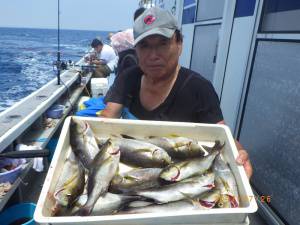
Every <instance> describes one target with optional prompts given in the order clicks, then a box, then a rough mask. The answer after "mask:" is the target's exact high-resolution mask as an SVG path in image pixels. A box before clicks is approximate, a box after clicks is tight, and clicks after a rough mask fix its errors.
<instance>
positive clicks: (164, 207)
mask: <svg viewBox="0 0 300 225" xmlns="http://www.w3.org/2000/svg"><path fill="white" fill-rule="evenodd" d="M219 198H220V190H217V189H215V190H212V191H208V192H205V193H204V194H202V195H201V196H199V197H197V198H191V199H189V198H187V199H184V200H181V201H175V202H169V203H165V204H151V205H147V203H148V202H145V204H146V206H142V207H129V208H127V209H125V210H124V211H120V212H119V213H118V214H133V213H161V212H174V211H175V212H180V211H185V212H186V211H189V210H205V209H211V208H213V207H214V206H215V204H216V203H217V202H218V200H219ZM133 203H134V202H133ZM131 205H132V204H131ZM140 205H141V203H140Z"/></svg>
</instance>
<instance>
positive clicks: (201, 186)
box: [134, 172, 215, 203]
mask: <svg viewBox="0 0 300 225" xmlns="http://www.w3.org/2000/svg"><path fill="white" fill-rule="evenodd" d="M214 178H215V175H214V173H212V172H208V173H207V174H204V175H201V176H195V177H191V178H188V179H185V180H182V181H180V182H177V183H172V184H168V185H164V186H161V187H159V188H152V189H147V190H141V191H135V192H134V193H135V194H137V195H140V196H143V197H146V198H150V199H153V200H154V201H155V202H157V203H168V202H174V201H179V200H182V199H185V198H187V197H189V198H193V197H196V196H198V195H200V194H202V193H204V192H206V191H209V190H211V189H212V188H213V187H214Z"/></svg>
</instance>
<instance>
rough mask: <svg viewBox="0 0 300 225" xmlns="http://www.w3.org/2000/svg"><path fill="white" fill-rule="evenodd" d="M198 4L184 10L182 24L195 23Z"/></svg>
mask: <svg viewBox="0 0 300 225" xmlns="http://www.w3.org/2000/svg"><path fill="white" fill-rule="evenodd" d="M195 11H196V6H192V7H189V8H187V9H184V10H183V13H182V24H188V23H194V21H195Z"/></svg>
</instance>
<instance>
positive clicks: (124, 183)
mask: <svg viewBox="0 0 300 225" xmlns="http://www.w3.org/2000/svg"><path fill="white" fill-rule="evenodd" d="M161 171H162V168H136V169H132V170H130V171H128V172H125V173H120V174H117V175H116V176H115V177H114V178H113V180H112V181H111V184H110V188H109V189H110V190H112V191H113V192H131V191H135V190H141V189H147V188H154V187H159V186H160V182H159V174H160V172H161Z"/></svg>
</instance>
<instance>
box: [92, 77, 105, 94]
mask: <svg viewBox="0 0 300 225" xmlns="http://www.w3.org/2000/svg"><path fill="white" fill-rule="evenodd" d="M107 90H108V79H107V78H92V79H91V91H92V96H93V97H99V96H102V95H103V96H104V95H106V92H107Z"/></svg>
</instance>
